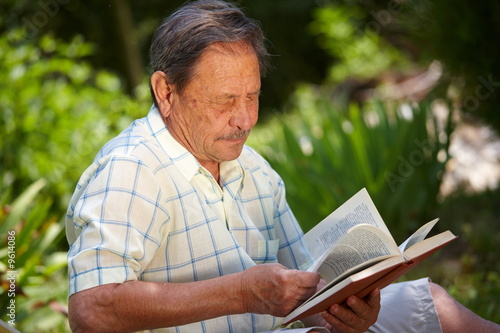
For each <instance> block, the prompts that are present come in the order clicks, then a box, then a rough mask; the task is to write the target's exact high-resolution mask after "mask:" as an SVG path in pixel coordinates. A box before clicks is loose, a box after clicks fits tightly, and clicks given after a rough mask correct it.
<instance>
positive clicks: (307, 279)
mask: <svg viewBox="0 0 500 333" xmlns="http://www.w3.org/2000/svg"><path fill="white" fill-rule="evenodd" d="M291 272H293V274H295V277H294V278H295V279H296V281H297V285H298V286H299V287H302V288H315V289H316V286H317V285H318V283H319V281H320V276H319V274H318V273H314V272H304V271H298V270H291Z"/></svg>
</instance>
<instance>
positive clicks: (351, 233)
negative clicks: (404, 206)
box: [317, 224, 401, 282]
mask: <svg viewBox="0 0 500 333" xmlns="http://www.w3.org/2000/svg"><path fill="white" fill-rule="evenodd" d="M389 255H401V252H400V251H399V249H398V247H397V245H396V243H395V242H394V240H393V239H392V238H391V237H388V236H387V235H386V234H385V233H384V232H382V231H381V230H380V229H378V228H377V227H375V226H372V225H369V224H360V225H357V226H354V227H352V228H351V229H349V230H348V231H347V232H346V233H345V235H344V236H343V237H341V238H340V239H339V240H338V241H337V243H336V244H335V245H334V246H333V247H332V248H331V250H330V251H328V252H327V254H326V255H325V256H324V258H323V261H322V262H321V263H319V264H318V265H317V266H318V268H317V272H319V273H320V274H321V276H322V277H323V278H324V279H325V280H326V281H327V282H329V281H332V280H335V279H337V278H338V277H339V276H341V275H342V274H343V273H345V272H346V271H349V270H350V269H351V268H353V267H357V266H361V265H363V264H364V263H366V262H369V261H372V262H373V263H375V262H377V260H375V261H373V259H375V258H381V257H386V256H389ZM364 266H366V265H363V267H364Z"/></svg>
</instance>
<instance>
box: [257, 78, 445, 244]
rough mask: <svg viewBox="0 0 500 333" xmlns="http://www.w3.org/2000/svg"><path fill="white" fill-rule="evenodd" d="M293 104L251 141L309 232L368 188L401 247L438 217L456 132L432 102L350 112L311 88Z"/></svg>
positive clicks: (373, 106) (300, 92)
mask: <svg viewBox="0 0 500 333" xmlns="http://www.w3.org/2000/svg"><path fill="white" fill-rule="evenodd" d="M294 101H295V104H294V105H293V107H292V108H293V110H290V112H289V113H288V114H287V115H279V116H277V117H276V118H275V119H274V120H273V121H271V122H269V123H268V124H265V125H264V126H261V127H260V128H258V129H257V130H256V131H255V133H254V134H253V135H252V137H251V140H252V141H251V142H252V143H253V144H255V146H256V147H257V149H259V150H260V151H261V152H262V153H263V155H265V157H266V158H267V159H268V160H269V161H270V163H271V165H272V166H273V167H274V168H275V169H276V170H277V171H278V173H279V174H280V175H281V176H282V177H283V179H284V181H285V184H286V186H287V195H288V201H289V203H290V206H291V207H292V210H293V211H294V213H295V215H296V216H297V218H298V220H299V221H300V223H301V225H302V227H303V228H304V229H305V230H308V229H310V228H311V227H313V226H314V225H315V224H316V223H317V222H319V221H320V220H321V219H323V218H324V217H326V216H327V215H328V214H329V213H330V212H331V211H333V209H335V208H336V207H338V206H339V205H340V204H342V203H343V202H344V201H345V200H346V199H348V198H349V197H350V196H352V195H353V194H354V193H356V192H357V191H358V190H359V189H361V188H362V187H366V188H367V190H368V192H369V193H370V195H371V196H372V198H373V199H374V201H375V204H376V205H377V207H378V208H379V210H380V213H381V215H382V217H383V218H384V220H385V221H386V222H387V224H388V226H389V228H390V229H391V230H393V231H394V232H395V235H396V240H397V239H398V238H399V239H403V236H405V235H406V234H407V233H408V232H409V231H414V230H415V227H416V226H419V225H421V224H422V223H423V222H424V221H425V219H426V218H427V217H428V215H431V216H432V209H433V208H434V207H435V206H436V197H437V193H438V190H439V184H440V178H439V177H440V175H441V173H442V172H443V170H444V163H445V161H446V156H447V142H448V140H447V138H448V134H449V133H448V132H447V130H448V129H447V128H448V126H447V124H444V125H445V129H444V130H441V131H439V130H438V124H437V123H436V119H435V118H434V117H433V116H432V112H430V104H429V103H425V102H423V103H420V104H415V105H412V106H410V105H407V104H404V105H399V106H398V105H394V106H392V107H390V106H389V105H384V104H382V103H377V102H375V103H372V104H368V105H366V106H365V107H364V108H363V109H360V108H359V107H357V106H355V105H352V106H351V107H350V108H349V110H346V112H345V113H344V112H342V111H341V110H338V109H336V108H335V107H333V106H332V103H331V101H330V100H329V98H328V94H327V93H325V92H322V91H320V90H319V89H318V90H315V89H313V88H311V87H307V86H304V87H302V88H301V89H299V90H298V91H297V93H296V96H295V99H294ZM438 154H439V155H440V157H439V158H438Z"/></svg>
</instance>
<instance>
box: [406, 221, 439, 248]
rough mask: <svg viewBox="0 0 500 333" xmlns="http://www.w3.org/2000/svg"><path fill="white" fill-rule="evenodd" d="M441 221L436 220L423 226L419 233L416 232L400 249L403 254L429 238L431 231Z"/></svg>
mask: <svg viewBox="0 0 500 333" xmlns="http://www.w3.org/2000/svg"><path fill="white" fill-rule="evenodd" d="M438 221H439V219H434V220H432V221H430V222H427V223H426V224H424V225H423V226H421V227H420V228H419V229H418V230H417V231H415V232H414V233H413V234H412V235H411V236H410V237H408V239H407V240H405V241H404V242H403V243H402V244H401V245H400V246H399V249H400V250H401V252H404V251H406V250H407V249H409V248H410V247H411V246H412V245H414V244H416V243H418V242H421V241H423V240H424V239H425V237H427V235H428V234H429V232H430V231H431V229H432V228H433V227H434V226H435V225H436V223H437V222H438Z"/></svg>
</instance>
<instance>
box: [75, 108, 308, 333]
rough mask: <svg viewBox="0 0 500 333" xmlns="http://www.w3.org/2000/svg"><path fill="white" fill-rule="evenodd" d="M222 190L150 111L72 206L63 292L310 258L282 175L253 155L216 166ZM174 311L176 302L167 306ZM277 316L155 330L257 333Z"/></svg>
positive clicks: (98, 165) (113, 145) (111, 146)
mask: <svg viewBox="0 0 500 333" xmlns="http://www.w3.org/2000/svg"><path fill="white" fill-rule="evenodd" d="M220 175H221V176H220V184H221V186H219V184H218V183H217V181H216V180H215V179H214V178H213V176H212V175H211V174H210V173H209V172H208V171H207V170H206V169H205V168H203V167H202V166H201V165H200V164H199V163H198V161H197V160H196V159H195V158H194V156H193V155H192V154H191V153H189V152H188V151H187V150H186V149H185V148H184V147H182V146H181V145H180V144H179V143H178V142H177V141H176V140H175V139H174V138H173V137H172V136H171V135H170V133H169V132H168V130H167V128H166V127H165V125H164V123H163V121H162V119H161V117H160V115H159V113H158V111H157V109H156V108H154V107H153V108H152V109H151V110H150V112H149V114H148V116H147V117H145V118H142V119H138V120H136V121H135V122H133V123H132V124H131V125H130V126H129V127H128V128H127V129H125V130H124V131H123V132H122V133H121V134H120V135H119V136H117V137H116V138H114V139H112V140H111V141H109V142H108V143H107V144H106V145H105V146H104V147H103V148H102V149H101V151H100V152H99V153H98V155H97V157H96V158H95V160H94V163H93V164H92V165H91V166H90V167H89V168H88V169H87V170H86V171H85V172H84V174H83V175H82V177H81V179H80V181H79V182H78V185H77V187H76V190H75V193H74V195H73V198H72V200H71V202H70V206H69V208H68V213H67V218H66V233H67V238H68V241H69V243H70V245H71V247H70V250H69V253H68V269H69V294H70V295H71V294H73V293H75V292H78V291H81V290H85V289H88V288H92V287H95V286H99V285H103V284H107V283H121V282H124V281H128V280H142V281H159V282H191V281H200V280H204V279H210V278H214V277H218V276H222V275H226V274H231V273H235V272H241V271H243V270H245V269H247V268H249V267H251V266H253V265H255V264H260V263H276V262H279V263H281V264H283V265H285V266H287V267H289V268H303V267H304V266H305V265H307V264H309V257H308V255H307V253H306V252H305V250H304V248H305V247H304V244H303V243H302V231H301V230H300V227H299V226H298V224H297V222H296V220H295V218H294V216H293V214H292V213H291V211H290V209H289V207H288V204H287V202H286V199H285V190H284V186H283V183H282V180H281V178H280V177H279V176H278V175H277V174H276V172H275V171H274V170H272V169H271V167H270V166H269V164H268V163H267V162H266V161H265V160H264V159H263V158H262V157H261V156H260V155H258V154H257V153H256V152H255V151H254V150H252V149H251V148H249V147H245V148H244V149H243V152H242V154H241V156H240V157H239V158H238V159H236V160H234V161H228V162H224V163H221V165H220ZM173 306H174V305H173ZM280 324H281V319H280V318H276V317H272V316H268V315H256V314H242V315H231V316H225V317H220V318H215V319H211V320H206V321H202V322H199V323H193V324H189V325H186V326H181V327H176V328H170V329H160V330H155V331H156V332H231V331H236V332H258V331H263V330H269V329H272V328H274V327H277V326H279V325H280Z"/></svg>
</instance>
